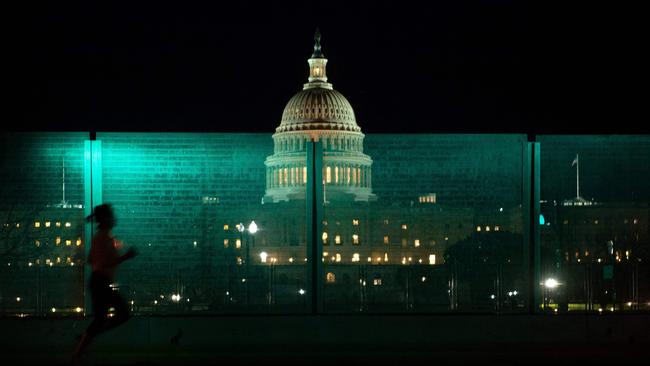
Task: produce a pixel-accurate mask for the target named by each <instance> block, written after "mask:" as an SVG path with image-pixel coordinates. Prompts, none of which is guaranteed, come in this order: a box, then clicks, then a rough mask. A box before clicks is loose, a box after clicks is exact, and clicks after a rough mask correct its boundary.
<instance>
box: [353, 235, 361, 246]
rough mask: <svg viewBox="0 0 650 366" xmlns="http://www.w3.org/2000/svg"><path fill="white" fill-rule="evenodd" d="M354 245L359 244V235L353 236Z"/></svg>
mask: <svg viewBox="0 0 650 366" xmlns="http://www.w3.org/2000/svg"><path fill="white" fill-rule="evenodd" d="M352 244H359V235H357V234H353V235H352Z"/></svg>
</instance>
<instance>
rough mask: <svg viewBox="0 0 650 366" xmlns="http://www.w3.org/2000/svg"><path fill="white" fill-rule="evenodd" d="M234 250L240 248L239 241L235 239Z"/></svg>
mask: <svg viewBox="0 0 650 366" xmlns="http://www.w3.org/2000/svg"><path fill="white" fill-rule="evenodd" d="M235 248H237V249H239V248H241V239H236V240H235Z"/></svg>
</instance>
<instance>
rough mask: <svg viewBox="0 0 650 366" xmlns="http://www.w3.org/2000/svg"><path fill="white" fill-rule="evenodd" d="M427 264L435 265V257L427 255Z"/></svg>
mask: <svg viewBox="0 0 650 366" xmlns="http://www.w3.org/2000/svg"><path fill="white" fill-rule="evenodd" d="M429 264H436V255H435V254H429Z"/></svg>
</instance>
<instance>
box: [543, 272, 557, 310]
mask: <svg viewBox="0 0 650 366" xmlns="http://www.w3.org/2000/svg"><path fill="white" fill-rule="evenodd" d="M543 285H544V288H545V291H544V310H547V308H548V307H549V305H550V296H551V294H552V293H553V290H555V289H556V288H557V287H558V286H559V285H560V283H559V282H558V281H557V280H556V279H555V278H548V279H546V281H544V283H543Z"/></svg>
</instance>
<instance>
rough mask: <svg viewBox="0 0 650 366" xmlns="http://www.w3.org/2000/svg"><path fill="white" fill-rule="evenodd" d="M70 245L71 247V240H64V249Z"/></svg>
mask: <svg viewBox="0 0 650 366" xmlns="http://www.w3.org/2000/svg"><path fill="white" fill-rule="evenodd" d="M70 245H72V240H70V239H66V241H65V246H66V247H69V246H70Z"/></svg>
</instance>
